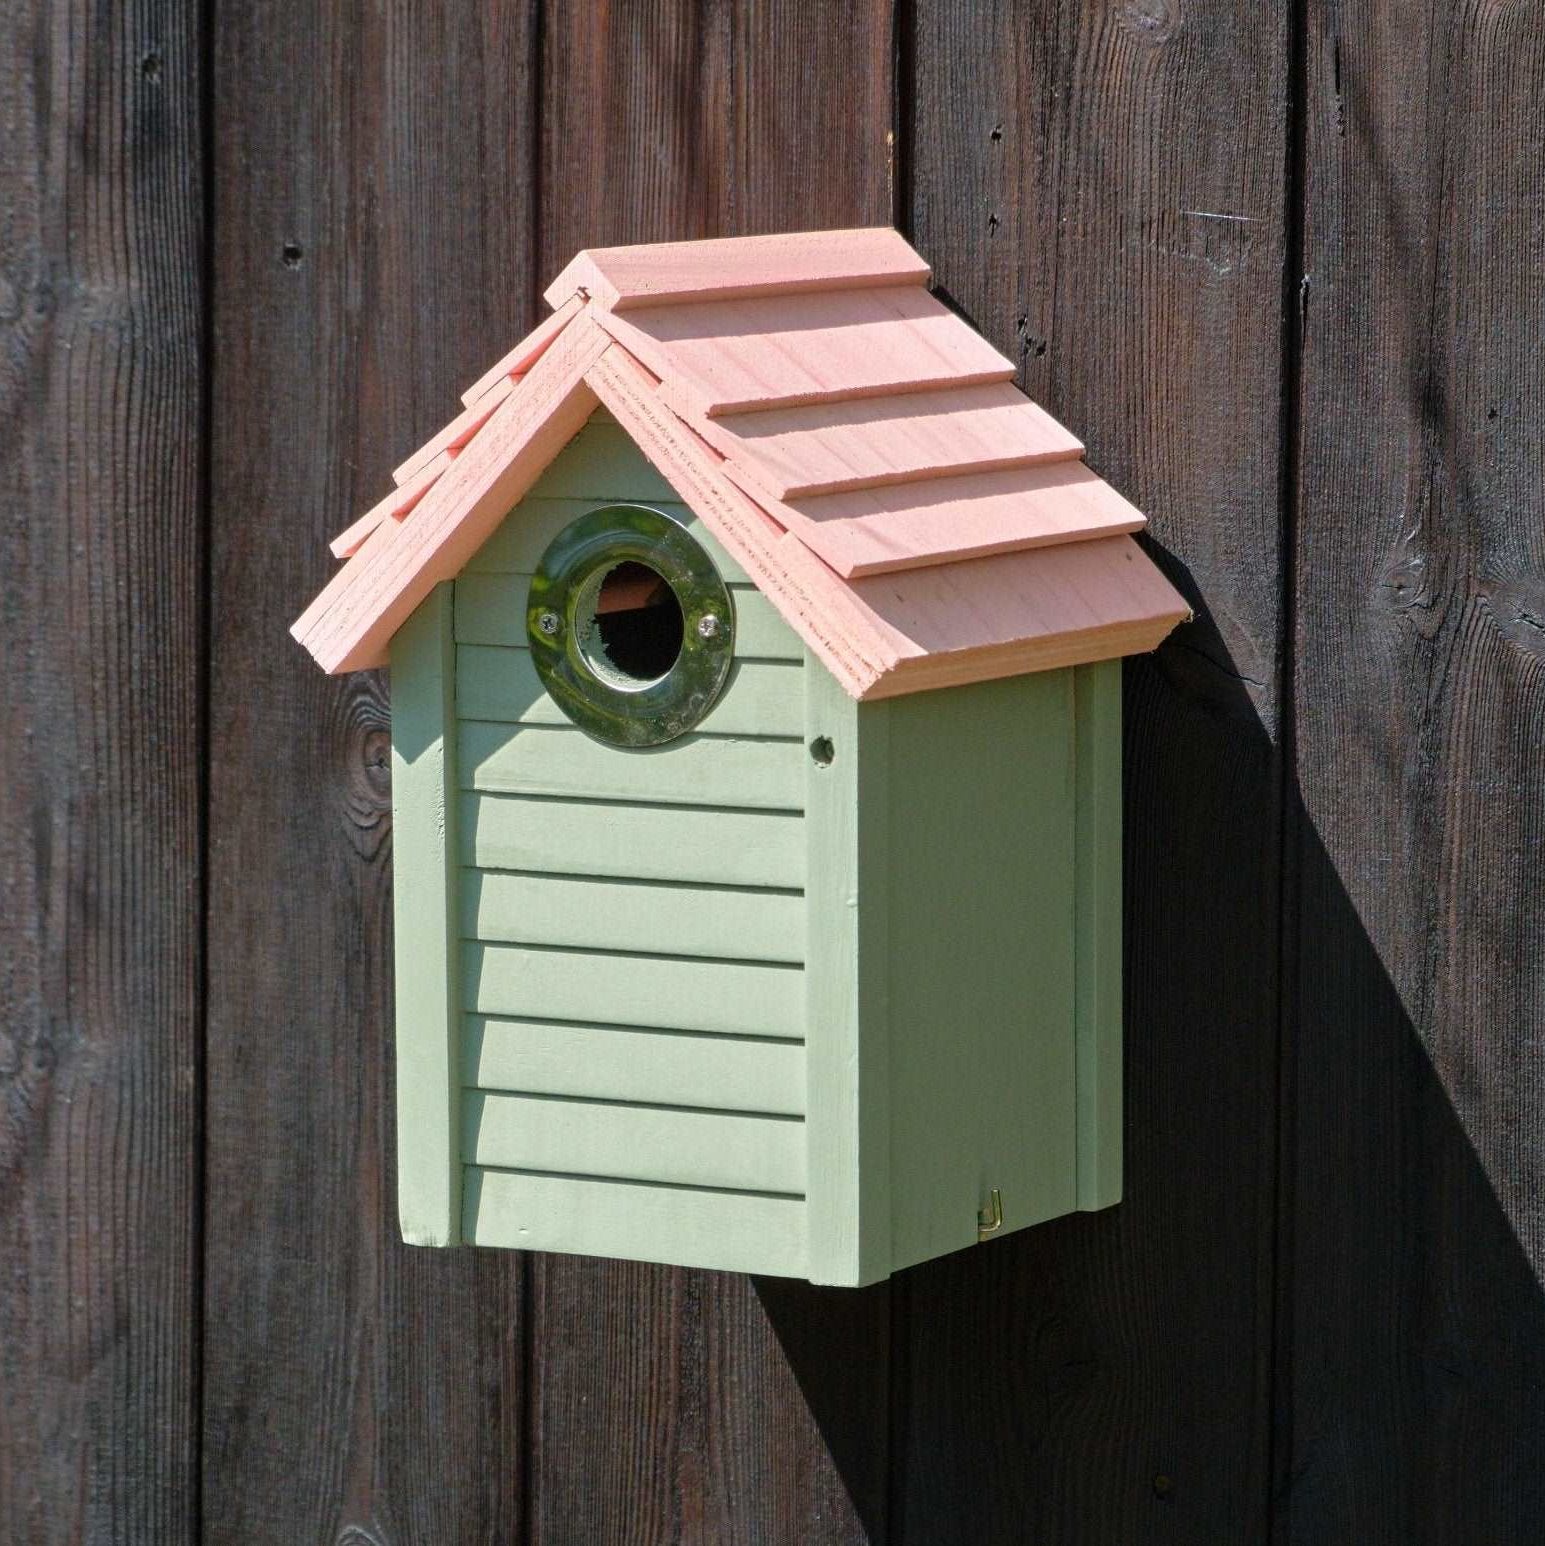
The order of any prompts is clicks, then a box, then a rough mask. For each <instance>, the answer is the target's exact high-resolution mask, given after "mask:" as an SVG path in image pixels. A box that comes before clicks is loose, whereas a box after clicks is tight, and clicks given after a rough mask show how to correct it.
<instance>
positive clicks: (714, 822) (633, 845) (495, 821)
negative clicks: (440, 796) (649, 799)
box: [457, 794, 805, 889]
mask: <svg viewBox="0 0 1545 1546" xmlns="http://www.w3.org/2000/svg"><path fill="white" fill-rule="evenodd" d="M457 827H458V830H459V833H460V836H461V860H462V863H463V864H472V865H481V866H484V867H486V868H490V869H508V870H550V871H554V872H567V873H571V874H575V875H614V876H623V877H634V878H638V879H648V880H682V881H700V882H707V883H712V884H720V885H728V886H754V885H768V886H779V887H784V888H788V889H797V888H799V887H801V886H803V885H804V883H805V832H804V823H803V821H802V820H801V819H800V817H799V815H798V814H797V813H796V812H790V811H739V810H714V809H711V808H707V807H704V808H700V809H699V808H693V807H690V806H671V805H624V804H606V803H602V802H599V801H571V800H556V799H530V798H524V797H522V796H519V795H496V794H463V795H462V796H461V798H460V813H459V815H458V818H457Z"/></svg>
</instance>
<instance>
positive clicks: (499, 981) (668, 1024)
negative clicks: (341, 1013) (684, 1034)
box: [462, 943, 805, 1040]
mask: <svg viewBox="0 0 1545 1546" xmlns="http://www.w3.org/2000/svg"><path fill="white" fill-rule="evenodd" d="M462 959H463V972H464V977H465V984H466V986H465V1004H466V1007H467V1008H468V1009H475V1010H477V1011H478V1012H479V1013H481V1014H487V1015H520V1016H522V1017H526V1018H532V1019H538V1020H576V1021H579V1022H582V1023H583V1022H587V1021H590V1022H593V1021H597V1020H601V1021H606V1022H609V1023H612V1024H622V1025H636V1026H654V1027H658V1028H660V1029H662V1030H682V1031H726V1032H729V1033H730V1034H731V1035H737V1036H782V1037H787V1038H790V1039H793V1040H798V1039H799V1038H801V1037H802V1036H803V1035H804V1033H805V1025H804V1019H805V1017H804V988H803V985H802V983H801V981H800V979H801V977H802V975H803V974H802V973H801V972H800V970H799V969H798V967H792V966H769V965H762V964H756V965H743V964H741V963H739V962H734V961H702V960H692V959H689V958H686V957H681V958H676V957H670V956H646V955H630V956H624V955H601V954H594V953H591V952H588V951H585V952H578V953H576V952H574V951H567V950H532V949H523V948H521V947H519V946H516V945H480V944H473V943H468V944H466V945H464V946H463V949H462ZM619 1006H621V1007H619ZM624 1015H626V1018H623V1016H624Z"/></svg>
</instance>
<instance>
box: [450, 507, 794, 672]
mask: <svg viewBox="0 0 1545 1546" xmlns="http://www.w3.org/2000/svg"><path fill="white" fill-rule="evenodd" d="M590 508H591V507H590V506H589V505H587V504H580V503H577V502H576V503H575V505H574V506H573V507H572V511H571V518H577V517H579V516H581V515H583V514H584V513H585V512H586V511H587V510H588V509H590ZM522 509H524V507H522ZM565 524H566V523H565ZM721 572H722V571H721ZM530 588H531V574H530V572H529V571H518V572H512V573H508V574H481V573H474V572H472V571H471V570H468V571H465V572H464V573H463V574H462V575H461V577H460V579H458V580H457V581H456V642H457V643H458V644H509V645H519V646H524V645H525V643H526V593H527V591H528V590H529V589H530ZM730 594H731V596H732V598H733V600H734V603H735V658H736V659H737V660H798V661H802V660H803V659H804V658H805V646H804V644H803V643H802V642H801V640H800V637H799V635H798V634H796V633H795V632H794V630H793V629H792V628H790V627H789V625H788V624H787V623H786V622H784V621H783V619H782V618H781V617H779V616H778V612H777V609H776V608H775V607H774V606H773V604H772V602H770V601H769V600H768V599H767V598H766V597H765V596H764V595H763V594H762V593H761V592H760V591H759V590H757V589H756V587H755V586H753V585H748V584H733V585H731V587H730Z"/></svg>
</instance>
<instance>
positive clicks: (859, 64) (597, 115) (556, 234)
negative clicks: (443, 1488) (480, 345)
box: [531, 0, 894, 1546]
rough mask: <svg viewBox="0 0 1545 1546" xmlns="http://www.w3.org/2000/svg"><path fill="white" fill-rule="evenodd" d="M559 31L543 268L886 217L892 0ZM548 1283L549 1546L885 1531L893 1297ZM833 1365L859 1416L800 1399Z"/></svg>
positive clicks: (790, 1539) (538, 1298) (539, 1426)
mask: <svg viewBox="0 0 1545 1546" xmlns="http://www.w3.org/2000/svg"><path fill="white" fill-rule="evenodd" d="M545 14H546V27H545V32H544V37H545V49H544V56H543V58H544V73H543V93H544V95H543V101H544V115H545V118H546V122H545V124H544V133H543V135H542V138H541V146H542V174H541V178H542V180H541V186H542V190H543V199H542V212H541V215H542V218H541V223H540V228H539V246H540V265H539V266H540V267H541V269H542V271H543V272H544V273H545V274H556V273H557V272H558V271H559V270H560V269H561V268H562V266H563V265H564V264H565V263H567V262H568V261H569V259H570V258H572V257H573V255H574V254H575V253H576V252H577V251H579V250H580V249H581V248H583V247H594V246H601V245H611V244H622V243H631V242H640V241H667V240H674V239H680V238H687V237H697V236H720V235H723V236H730V235H747V234H754V233H756V232H763V231H790V230H793V231H801V230H813V229H818V228H821V227H854V226H861V225H880V224H889V223H890V214H891V188H890V177H891V156H892V153H893V147H892V146H891V145H890V144H889V136H890V132H891V128H892V112H893V103H892V83H893V78H894V77H893V72H892V48H893V17H892V7H891V4H890V3H889V0H858V3H856V4H854V5H852V6H845V7H839V8H836V9H834V8H832V7H830V6H825V5H816V4H812V3H811V0H743V3H736V4H734V5H730V6H722V7H708V8H704V7H702V6H699V5H695V4H688V3H683V0H666V3H664V4H661V5H657V6H654V7H651V8H650V10H649V11H648V12H647V16H646V14H645V13H640V12H639V11H637V10H636V9H634V8H628V7H623V6H620V5H617V4H615V3H601V4H595V3H593V0H583V3H579V0H560V3H557V4H552V3H549V4H548V5H547V6H546V8H545ZM813 37H819V38H820V40H821V41H820V47H819V48H818V49H816V50H812V49H811V48H810V47H809V43H810V40H811V39H812V38H813ZM533 1286H534V1291H535V1303H534V1310H535V1320H534V1324H533V1345H534V1347H535V1349H536V1358H537V1363H536V1378H537V1388H536V1392H535V1403H536V1404H535V1410H534V1412H533V1428H534V1432H535V1438H534V1449H533V1464H534V1466H535V1471H534V1473H533V1474H534V1475H537V1476H539V1478H540V1479H539V1480H538V1481H537V1483H536V1485H535V1487H534V1489H533V1492H532V1496H531V1503H532V1510H533V1541H534V1542H535V1541H540V1542H542V1543H543V1546H590V1543H593V1542H598V1541H626V1540H639V1541H660V1542H672V1543H680V1546H719V1543H722V1542H726V1541H734V1542H736V1543H737V1546H784V1543H796V1542H797V1543H799V1546H859V1543H862V1542H865V1541H866V1540H867V1539H868V1533H869V1532H868V1529H867V1526H868V1525H869V1524H876V1525H878V1524H881V1523H883V1518H884V1497H885V1483H884V1476H885V1470H886V1462H885V1453H886V1445H887V1433H886V1424H885V1423H884V1422H883V1421H881V1420H878V1419H877V1416H876V1414H878V1413H881V1412H883V1411H884V1410H885V1391H886V1390H887V1388H888V1384H889V1371H888V1339H889V1329H888V1328H889V1320H888V1303H889V1298H888V1291H886V1290H880V1291H879V1293H878V1294H874V1293H870V1292H866V1293H865V1294H864V1295H863V1296H862V1298H861V1303H860V1304H859V1305H858V1306H856V1307H849V1306H847V1305H845V1304H842V1303H834V1302H833V1301H832V1299H831V1298H830V1296H828V1297H827V1298H825V1299H821V1298H819V1297H818V1298H816V1299H814V1300H813V1301H809V1302H808V1303H807V1301H804V1300H801V1301H799V1302H800V1303H801V1305H802V1306H805V1310H806V1313H805V1315H804V1321H803V1324H802V1326H801V1327H800V1328H798V1329H797V1330H794V1331H782V1332H776V1331H775V1329H774V1327H773V1326H772V1325H770V1324H769V1315H768V1312H767V1310H766V1309H765V1308H764V1305H763V1302H762V1301H761V1300H760V1299H759V1298H758V1296H757V1294H756V1293H755V1292H754V1291H753V1289H752V1287H751V1285H750V1284H749V1283H748V1282H747V1281H746V1280H745V1279H744V1278H736V1277H734V1276H715V1275H708V1274H702V1273H694V1272H687V1271H677V1270H673V1269H670V1268H663V1267H650V1266H642V1265H639V1266H632V1265H625V1264H617V1263H605V1262H597V1261H586V1260H583V1259H579V1258H569V1259H562V1258H549V1259H545V1260H540V1261H534V1262H533ZM780 1304H781V1301H780ZM790 1348H792V1352H790V1351H789V1349H790ZM796 1358H797V1363H794V1362H793V1360H794V1359H796ZM839 1367H840V1368H841V1370H842V1371H843V1372H842V1373H841V1374H840V1375H839V1376H837V1378H838V1380H839V1382H840V1385H841V1392H842V1394H843V1396H844V1397H846V1398H852V1399H853V1400H854V1401H855V1403H856V1404H858V1405H859V1406H861V1407H862V1408H863V1410H864V1412H865V1414H866V1415H865V1416H864V1417H863V1418H862V1419H854V1418H852V1417H850V1416H848V1415H847V1413H846V1411H845V1410H836V1411H834V1410H832V1406H833V1403H832V1402H826V1403H824V1404H823V1403H822V1402H819V1401H817V1402H815V1403H812V1402H811V1400H810V1398H809V1397H808V1396H807V1394H806V1393H805V1391H804V1389H802V1385H803V1384H809V1383H812V1382H813V1383H815V1384H816V1385H818V1386H819V1387H820V1388H821V1389H823V1390H824V1389H825V1388H826V1387H828V1386H829V1385H830V1383H831V1381H832V1379H833V1374H832V1371H833V1370H834V1369H837V1368H839ZM812 1405H814V1408H815V1410H812ZM839 1405H840V1403H839ZM817 1414H819V1422H820V1423H824V1424H825V1426H826V1427H828V1428H833V1431H838V1432H840V1433H841V1435H842V1437H843V1442H842V1443H841V1444H837V1445H833V1444H832V1443H831V1442H830V1441H829V1440H828V1439H827V1438H826V1437H825V1436H824V1433H823V1430H822V1427H820V1426H818V1416H817ZM834 1425H835V1427H834ZM578 1451H583V1452H584V1453H585V1454H587V1455H588V1456H589V1457H590V1463H589V1464H588V1465H587V1466H586V1467H584V1468H583V1469H580V1468H577V1467H573V1466H572V1465H570V1464H568V1462H567V1458H566V1457H568V1456H571V1455H572V1454H574V1453H576V1452H578ZM852 1478H856V1479H857V1480H856V1481H854V1480H851V1479H852ZM850 1489H851V1491H850ZM855 1495H856V1497H857V1498H858V1499H859V1500H860V1501H859V1502H857V1503H856V1502H855V1501H854V1497H855Z"/></svg>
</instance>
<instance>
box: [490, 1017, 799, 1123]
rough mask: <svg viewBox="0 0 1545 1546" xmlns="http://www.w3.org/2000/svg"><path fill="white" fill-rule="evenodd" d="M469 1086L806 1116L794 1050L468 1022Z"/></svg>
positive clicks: (526, 1023) (728, 1039)
mask: <svg viewBox="0 0 1545 1546" xmlns="http://www.w3.org/2000/svg"><path fill="white" fill-rule="evenodd" d="M463 1077H464V1078H465V1080H466V1082H467V1084H469V1085H473V1086H476V1087H478V1088H481V1089H487V1090H512V1091H519V1090H527V1091H530V1092H532V1093H534V1094H538V1095H580V1096H585V1097H587V1098H589V1099H592V1100H625V1101H642V1102H652V1103H654V1104H661V1105H678V1106H707V1107H712V1108H715V1109H719V1110H725V1111H771V1112H776V1113H778V1114H780V1115H783V1116H803V1115H804V1112H805V1050H804V1048H803V1046H801V1045H800V1043H798V1042H793V1041H768V1040H760V1039H755V1040H753V1039H744V1040H742V1039H740V1038H738V1037H733V1036H712V1035H706V1034H703V1033H698V1032H686V1031H635V1030H629V1029H628V1028H627V1027H625V1026H615V1025H609V1026H590V1025H572V1024H543V1023H541V1022H540V1021H530V1020H490V1019H485V1018H484V1017H482V1016H480V1015H470V1016H468V1018H467V1028H466V1060H465V1063H464V1066H463Z"/></svg>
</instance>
